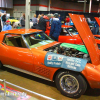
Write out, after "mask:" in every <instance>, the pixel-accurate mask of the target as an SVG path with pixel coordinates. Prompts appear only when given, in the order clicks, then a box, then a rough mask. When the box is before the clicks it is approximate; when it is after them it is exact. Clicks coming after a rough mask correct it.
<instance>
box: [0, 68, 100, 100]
mask: <svg viewBox="0 0 100 100" xmlns="http://www.w3.org/2000/svg"><path fill="white" fill-rule="evenodd" d="M0 79H6V81H8V82H11V83H13V84H16V85H19V86H21V87H24V88H26V89H29V90H31V91H34V92H37V93H40V94H43V95H45V96H48V97H51V98H53V99H56V100H100V89H95V90H93V89H89V90H87V92H86V93H85V94H84V95H82V96H81V97H80V98H79V99H72V98H68V97H65V96H63V95H62V94H61V93H60V92H59V91H58V90H57V89H56V87H55V84H54V83H53V82H49V81H46V80H43V79H39V78H36V77H33V76H30V75H27V74H23V73H20V72H18V71H15V70H11V69H8V68H5V69H4V70H1V69H0ZM7 86H9V87H11V88H13V89H16V90H19V91H21V92H25V93H27V94H28V95H31V96H33V97H35V98H37V99H39V100H46V99H44V98H42V97H39V96H36V95H34V94H31V93H28V92H26V91H23V90H21V89H18V88H16V87H13V86H10V85H7Z"/></svg>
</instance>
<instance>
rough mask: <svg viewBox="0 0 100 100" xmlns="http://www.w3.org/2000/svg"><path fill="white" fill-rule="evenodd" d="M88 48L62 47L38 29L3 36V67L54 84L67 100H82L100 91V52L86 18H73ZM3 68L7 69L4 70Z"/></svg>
mask: <svg viewBox="0 0 100 100" xmlns="http://www.w3.org/2000/svg"><path fill="white" fill-rule="evenodd" d="M69 15H70V17H71V19H72V21H73V22H74V25H75V26H76V28H77V31H78V33H79V35H80V37H81V39H82V41H83V42H84V45H76V44H69V43H59V42H56V41H53V40H52V39H51V38H50V37H48V36H47V35H46V34H44V33H43V32H42V31H41V30H37V29H20V30H17V29H16V30H9V31H3V32H1V33H0V67H3V66H5V67H8V68H12V69H15V70H18V71H21V72H24V73H27V74H30V75H35V76H37V77H40V78H43V79H46V80H50V81H54V82H55V83H56V86H57V88H58V90H59V91H60V92H61V93H62V94H63V95H65V96H68V97H71V98H78V97H80V96H81V95H82V94H84V92H85V91H86V89H87V86H88V85H87V84H89V85H90V87H91V88H100V50H99V48H98V46H97V43H96V41H95V39H94V36H93V35H92V33H91V31H90V28H89V26H88V24H87V22H86V20H85V18H84V16H83V15H76V14H69ZM2 65H3V66H2Z"/></svg>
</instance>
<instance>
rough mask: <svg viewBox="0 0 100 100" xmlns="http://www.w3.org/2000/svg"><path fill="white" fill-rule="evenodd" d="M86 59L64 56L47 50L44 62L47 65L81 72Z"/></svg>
mask: <svg viewBox="0 0 100 100" xmlns="http://www.w3.org/2000/svg"><path fill="white" fill-rule="evenodd" d="M86 63H87V60H85V59H81V58H75V57H69V56H64V55H60V54H56V53H52V52H48V53H47V54H46V56H45V62H44V64H45V65H46V66H48V67H56V68H64V69H69V70H73V71H77V72H81V71H82V70H83V69H84V68H85V66H86Z"/></svg>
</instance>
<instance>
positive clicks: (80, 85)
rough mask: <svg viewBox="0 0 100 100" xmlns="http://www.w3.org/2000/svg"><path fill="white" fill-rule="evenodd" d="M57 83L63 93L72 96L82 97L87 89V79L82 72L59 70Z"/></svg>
mask: <svg viewBox="0 0 100 100" xmlns="http://www.w3.org/2000/svg"><path fill="white" fill-rule="evenodd" d="M55 83H56V86H57V88H58V90H59V91H60V92H61V93H62V94H63V95H65V96H68V97H71V98H78V97H80V96H81V95H82V94H83V93H84V92H85V91H86V89H87V83H86V81H85V79H84V78H83V77H82V76H81V75H80V74H78V73H75V72H71V71H66V72H64V71H62V72H59V73H58V74H57V76H56V78H55Z"/></svg>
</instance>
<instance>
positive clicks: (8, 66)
mask: <svg viewBox="0 0 100 100" xmlns="http://www.w3.org/2000/svg"><path fill="white" fill-rule="evenodd" d="M3 66H5V67H7V68H11V69H14V70H17V71H20V72H23V73H26V74H29V75H32V76H35V77H39V78H41V79H45V80H48V81H52V80H50V79H48V78H45V77H43V76H41V75H38V74H35V73H32V72H29V71H26V70H23V69H20V68H17V67H14V66H11V65H3Z"/></svg>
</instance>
